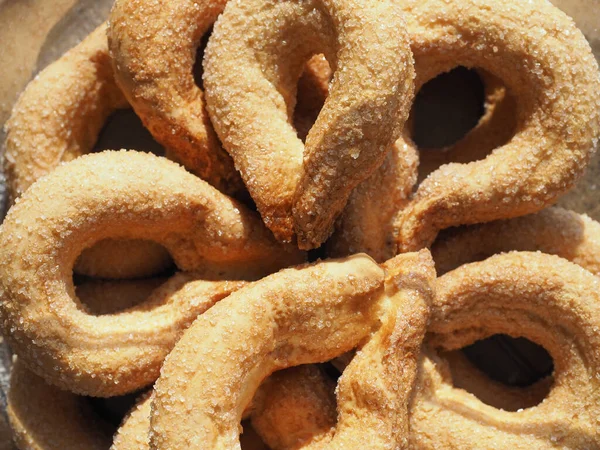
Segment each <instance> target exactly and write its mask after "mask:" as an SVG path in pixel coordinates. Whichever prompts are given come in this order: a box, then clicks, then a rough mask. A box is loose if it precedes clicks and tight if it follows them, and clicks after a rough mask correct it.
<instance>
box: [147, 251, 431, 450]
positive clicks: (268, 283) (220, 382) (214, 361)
mask: <svg viewBox="0 0 600 450" xmlns="http://www.w3.org/2000/svg"><path fill="white" fill-rule="evenodd" d="M432 264H433V263H432V261H431V258H430V257H429V254H428V253H424V254H409V255H402V256H400V257H398V259H397V260H395V261H394V262H392V263H390V265H389V266H387V269H388V278H389V282H387V283H385V286H384V273H383V270H382V269H381V268H380V267H379V266H377V265H376V264H375V263H374V262H373V261H372V260H371V259H370V258H368V257H366V256H361V255H356V256H353V257H350V258H347V259H346V260H329V261H324V262H322V263H319V264H316V265H313V266H309V267H306V268H304V269H288V270H284V271H281V272H279V273H278V274H275V275H271V276H269V277H267V278H265V279H263V280H261V281H260V282H257V283H255V284H253V285H252V286H249V287H247V288H245V289H243V290H241V291H239V292H238V293H236V294H233V295H232V296H230V297H229V298H228V299H227V300H225V301H223V302H221V303H220V304H218V305H216V306H215V307H214V308H212V309H211V310H209V311H208V312H207V313H206V314H204V315H202V316H200V317H199V318H198V320H197V321H196V322H195V323H194V324H193V325H192V326H191V327H190V328H189V330H188V332H186V333H185V334H184V336H183V337H182V339H181V340H180V341H179V343H178V344H177V346H176V347H175V349H174V350H173V352H172V353H171V354H170V355H169V357H168V358H167V360H166V362H165V365H164V366H163V370H162V373H161V377H160V378H159V380H158V382H157V384H156V387H155V402H154V405H153V414H152V421H151V423H152V428H153V430H154V432H153V434H152V436H151V446H152V448H157V449H162V448H169V449H180V448H184V447H186V446H189V445H196V446H198V447H200V448H239V441H238V434H239V431H238V428H239V421H240V417H241V414H242V410H243V408H244V407H245V405H246V404H247V403H248V402H249V399H250V398H251V397H252V395H253V394H254V392H255V391H256V388H257V387H258V384H259V383H260V382H261V380H262V379H263V378H265V377H266V376H268V375H269V374H270V373H272V372H273V371H275V370H278V369H282V368H286V367H290V366H294V365H299V364H306V363H311V362H319V361H325V360H329V359H331V358H332V357H335V356H337V355H339V354H341V353H343V352H345V351H347V350H349V349H351V348H353V347H355V346H357V345H358V344H360V343H361V342H362V341H363V339H365V338H367V337H369V334H370V332H371V331H372V330H373V329H375V330H376V331H375V333H374V334H373V335H371V336H370V338H369V339H368V341H367V343H366V344H365V345H364V347H363V349H362V352H361V355H360V356H359V357H357V358H355V360H354V361H353V363H352V364H351V366H350V367H349V368H348V371H347V373H346V374H345V375H344V377H343V378H342V379H341V380H340V387H339V397H338V398H339V401H340V403H341V405H343V406H341V407H340V416H339V421H338V426H337V429H336V431H335V433H334V435H333V436H332V437H331V439H330V442H328V443H327V446H329V445H331V446H336V445H339V446H344V445H349V446H351V447H352V448H354V447H353V446H355V445H357V444H358V443H361V442H362V443H367V442H368V443H369V446H370V447H371V448H388V447H387V446H389V445H392V444H394V445H395V444H397V443H401V442H405V441H406V440H407V430H408V418H407V414H404V417H403V418H404V420H402V415H400V419H399V412H400V414H401V411H402V410H403V409H404V410H405V411H406V403H407V402H408V397H409V394H410V389H411V387H412V380H413V379H414V377H415V376H416V355H417V353H418V348H419V347H420V343H421V339H422V337H423V334H424V329H425V326H426V322H427V315H428V306H427V302H428V301H429V296H430V295H431V291H430V288H429V283H430V282H431V281H432V280H433V278H434V272H433V266H432ZM283 286H285V287H286V288H285V289H284V288H283ZM237 297H243V298H244V300H245V301H244V302H239V301H237V300H236V299H237ZM380 321H381V323H380V327H378V324H379V322H380ZM231 323H235V324H236V328H234V329H232V328H231V326H230V324H231ZM215 342H218V343H219V345H218V346H215ZM403 358H407V360H406V367H405V369H404V370H403V369H400V368H399V367H400V365H399V364H396V363H398V362H399V359H403ZM411 361H412V364H411ZM388 363H389V364H388ZM411 366H412V369H414V370H412V369H411ZM366 367H370V368H371V369H373V368H376V369H375V370H372V371H366ZM390 373H391V374H393V375H395V376H392V377H391V378H390ZM199 386H211V388H210V389H199ZM182 399H185V400H182ZM359 418H360V419H359ZM358 420H360V421H361V423H362V424H364V426H361V427H355V425H356V423H357V421H358Z"/></svg>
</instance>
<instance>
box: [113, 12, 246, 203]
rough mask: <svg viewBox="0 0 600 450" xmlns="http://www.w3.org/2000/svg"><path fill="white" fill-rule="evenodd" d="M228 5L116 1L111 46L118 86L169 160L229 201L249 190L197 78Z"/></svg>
mask: <svg viewBox="0 0 600 450" xmlns="http://www.w3.org/2000/svg"><path fill="white" fill-rule="evenodd" d="M226 2H227V0H204V1H200V2H199V1H194V0H169V1H163V0H133V1H131V0H117V1H116V2H115V4H114V5H113V9H112V11H111V15H110V19H109V28H108V42H109V47H110V53H111V56H112V58H113V66H114V70H115V78H116V80H117V83H118V84H119V86H120V87H121V89H123V92H124V93H125V96H126V97H127V99H128V100H129V102H130V103H131V105H132V106H133V109H134V110H135V112H136V113H137V114H138V116H140V118H141V119H142V122H143V123H144V125H145V126H146V127H147V128H148V130H150V132H151V133H152V136H154V138H155V139H156V140H157V141H158V142H160V143H161V144H162V145H163V146H165V148H167V149H168V150H167V155H168V156H169V157H170V158H171V159H174V160H176V161H179V162H181V163H182V164H183V165H184V166H185V167H186V168H187V169H188V170H190V171H191V172H193V173H195V174H196V175H198V176H199V177H200V178H202V179H204V180H207V181H208V182H209V183H210V184H212V185H213V186H215V187H217V188H218V189H219V190H221V191H223V192H225V193H227V194H230V195H236V196H237V195H242V194H243V191H244V189H243V183H242V181H241V179H240V177H239V174H238V173H237V172H236V170H235V168H234V166H233V161H232V160H231V157H230V156H229V155H228V154H227V152H225V151H224V150H223V149H222V148H221V144H220V143H219V140H218V139H217V137H216V135H215V132H214V130H213V129H212V125H211V124H210V120H209V118H208V114H207V113H206V110H205V109H204V98H203V97H204V93H203V92H202V90H201V89H200V88H199V87H198V86H196V83H195V81H194V76H193V68H194V62H195V59H196V48H197V47H198V45H199V43H200V39H201V38H202V35H203V34H204V33H206V32H207V31H208V30H209V29H210V27H211V26H212V25H213V23H214V21H215V20H216V18H217V16H218V15H219V14H220V13H221V12H222V11H223V8H224V7H225V3H226Z"/></svg>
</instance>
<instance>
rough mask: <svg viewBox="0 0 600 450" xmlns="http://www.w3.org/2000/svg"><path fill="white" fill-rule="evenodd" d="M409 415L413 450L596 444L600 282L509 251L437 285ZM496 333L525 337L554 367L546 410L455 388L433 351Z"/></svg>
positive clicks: (540, 257)
mask: <svg viewBox="0 0 600 450" xmlns="http://www.w3.org/2000/svg"><path fill="white" fill-rule="evenodd" d="M435 288H436V297H435V300H434V303H433V306H432V319H431V323H430V325H429V329H428V333H429V338H428V340H427V341H426V342H427V345H426V349H425V352H424V355H423V357H422V361H421V368H420V371H419V381H418V382H417V389H416V392H415V395H414V397H413V401H412V407H411V416H410V423H411V444H412V448H415V449H431V450H433V449H450V448H452V449H472V448H494V449H500V450H502V449H523V450H525V449H532V448H535V449H556V448H568V449H587V448H590V449H591V448H598V446H599V445H600V435H599V434H598V427H599V426H600V377H599V376H598V374H599V373H600V334H599V333H598V330H600V278H598V277H596V276H594V275H592V274H591V273H590V272H588V271H586V270H584V269H582V268H581V267H579V266H577V265H575V264H572V263H570V262H568V261H566V260H564V259H561V258H559V257H557V256H550V255H546V254H542V253H528V252H520V253H519V252H513V253H508V254H505V255H497V256H493V257H491V258H489V259H487V260H485V261H483V262H477V263H472V264H466V265H463V266H461V267H459V268H458V269H456V270H454V271H452V272H448V273H447V274H445V275H443V276H442V277H440V278H438V279H437V282H436V286H435ZM493 334H508V335H510V336H513V337H521V336H522V337H525V338H527V339H530V340H532V341H533V342H536V343H537V344H539V345H541V346H543V347H544V348H545V349H546V350H548V352H549V353H550V355H551V356H552V358H553V359H554V374H553V376H554V384H553V385H552V388H551V390H550V393H549V394H548V396H547V397H546V398H545V399H544V401H543V402H542V403H540V404H539V405H537V406H533V407H531V408H527V409H524V410H519V411H515V412H512V411H503V410H500V409H496V408H494V407H491V406H488V405H485V404H483V403H482V402H481V401H480V400H479V399H477V398H476V397H475V396H474V395H472V394H470V393H468V392H466V391H464V390H462V389H456V388H454V387H453V386H452V380H451V379H450V378H449V377H448V373H447V372H444V371H443V369H442V367H441V366H440V365H439V364H438V362H437V359H436V358H434V357H432V356H431V355H430V352H429V351H428V350H427V348H435V349H439V350H444V351H447V350H456V349H460V348H462V347H464V346H465V345H469V344H471V343H473V342H474V341H476V340H479V339H483V338H486V337H489V336H491V335H493Z"/></svg>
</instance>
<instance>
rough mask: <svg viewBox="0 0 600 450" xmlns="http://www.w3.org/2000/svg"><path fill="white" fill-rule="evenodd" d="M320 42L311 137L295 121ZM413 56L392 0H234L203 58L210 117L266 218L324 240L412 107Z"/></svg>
mask: <svg viewBox="0 0 600 450" xmlns="http://www.w3.org/2000/svg"><path fill="white" fill-rule="evenodd" d="M320 53H323V54H324V55H325V57H326V58H327V61H328V62H329V63H330V64H331V66H332V68H333V80H332V83H331V87H330V90H329V97H328V98H327V100H326V101H325V105H324V106H323V109H322V110H321V112H320V114H319V116H318V118H317V121H316V123H315V124H314V126H313V127H312V129H311V130H310V132H309V133H308V136H307V138H306V143H305V144H303V143H302V141H301V140H300V139H299V138H298V137H297V135H296V131H295V130H294V128H293V126H292V122H291V119H290V118H291V117H292V113H293V111H294V105H295V97H296V85H297V82H298V78H299V76H300V73H301V71H302V67H303V66H304V64H305V62H306V61H307V60H308V59H309V58H310V57H311V56H312V55H313V54H320ZM412 78H413V68H412V56H411V54H410V50H409V46H408V38H407V34H406V32H405V30H404V21H403V19H402V16H401V15H400V14H399V8H398V7H397V6H396V5H394V3H393V2H389V1H387V0H383V1H377V2H361V1H358V0H351V1H343V2H342V1H340V0H311V1H297V0H287V1H283V2H282V1H277V0H251V1H239V0H233V1H231V2H229V3H228V4H227V6H226V7H225V11H224V13H223V15H222V16H221V17H220V18H219V20H218V21H217V23H216V24H215V27H214V31H213V33H212V35H211V37H210V39H209V42H208V46H207V48H206V53H205V59H204V86H205V88H206V103H207V108H208V112H209V114H210V117H211V120H212V122H213V125H214V127H215V130H216V132H217V134H218V135H219V137H220V139H221V141H222V142H223V146H224V147H225V149H226V150H227V151H228V152H229V153H230V154H231V155H232V157H233V160H234V161H235V164H236V167H237V168H238V169H239V170H240V173H241V175H242V178H243V180H244V182H245V184H246V187H247V188H248V190H249V192H250V195H251V196H252V198H253V199H254V201H255V202H256V205H257V207H258V210H259V212H260V213H261V215H262V217H263V220H264V221H265V224H266V225H267V227H269V228H270V229H271V230H272V231H273V233H274V234H275V236H276V237H277V238H278V239H279V240H282V241H291V240H293V239H294V236H295V237H296V238H297V242H298V245H299V246H300V248H304V249H308V248H314V247H318V246H319V245H320V244H321V243H322V242H323V241H325V239H326V238H327V237H328V236H329V234H330V233H331V232H332V227H333V222H334V219H335V217H336V216H337V215H338V214H339V213H340V212H341V210H342V209H343V207H344V205H345V204H346V201H347V200H348V196H349V195H350V193H351V191H352V189H354V187H356V186H357V185H358V184H359V183H360V182H361V181H363V180H364V179H366V178H367V177H368V176H369V175H370V174H371V173H373V172H374V171H375V169H376V168H377V167H378V166H379V165H381V163H382V162H383V159H384V158H385V155H386V153H387V151H388V150H389V149H390V147H391V145H392V144H393V143H394V142H395V140H396V139H397V138H398V136H399V132H400V130H401V128H402V125H403V124H404V122H405V120H406V118H407V117H408V112H409V111H408V108H409V104H410V102H411V101H412V94H413V87H412Z"/></svg>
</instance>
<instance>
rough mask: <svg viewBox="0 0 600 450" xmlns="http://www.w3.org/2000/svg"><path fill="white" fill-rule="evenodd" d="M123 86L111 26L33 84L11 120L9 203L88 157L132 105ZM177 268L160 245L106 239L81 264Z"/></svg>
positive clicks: (110, 272) (117, 271)
mask: <svg viewBox="0 0 600 450" xmlns="http://www.w3.org/2000/svg"><path fill="white" fill-rule="evenodd" d="M128 106H129V105H128V104H127V100H125V97H124V96H123V94H122V93H121V90H120V89H119V88H118V87H117V85H116V83H115V80H114V76H113V71H112V66H111V61H110V57H109V55H108V45H107V41H106V24H102V25H100V26H99V27H98V28H97V29H96V30H94V31H93V32H92V33H91V34H90V35H89V36H88V37H87V38H86V39H84V40H83V41H82V42H81V43H80V44H78V45H77V46H75V47H74V48H73V49H71V50H70V51H68V52H67V53H66V54H65V55H63V56H62V57H61V58H59V59H58V60H57V61H55V62H54V63H52V64H50V65H49V66H48V67H47V68H46V69H44V70H43V71H42V72H40V73H39V74H38V75H37V76H36V77H35V79H34V80H33V81H32V82H31V83H29V84H28V85H27V88H26V89H25V91H23V93H22V94H21V95H20V97H19V99H18V101H17V103H16V104H15V106H14V108H13V110H12V114H11V116H10V118H9V120H8V121H7V123H6V141H5V144H4V153H3V166H4V172H5V175H6V182H7V187H8V194H9V201H10V202H11V203H14V202H15V200H16V199H17V198H18V197H19V196H20V195H21V194H23V192H25V190H27V189H28V188H29V186H31V185H32V184H33V183H34V182H35V181H36V180H37V179H38V178H40V177H42V176H44V175H46V174H48V173H50V172H51V171H53V170H54V169H55V168H56V167H57V166H58V165H59V164H61V163H63V162H67V161H71V160H72V159H75V158H78V157H79V156H81V155H84V154H86V153H89V152H90V151H91V150H92V148H93V146H94V144H95V143H96V140H97V139H98V135H99V134H100V131H101V130H102V127H103V126H104V124H105V122H106V120H107V118H108V117H109V116H110V115H111V114H112V113H113V112H115V111H116V110H118V109H123V108H127V107H128ZM171 264H172V261H171V258H170V256H169V254H168V252H167V251H166V250H165V249H164V248H162V247H160V246H159V245H157V244H156V243H154V242H148V241H143V240H134V241H114V240H110V239H109V240H106V241H103V242H100V243H98V245H97V246H95V247H93V248H90V249H87V250H85V251H84V252H83V253H82V254H81V255H80V257H79V259H78V260H77V263H76V264H75V271H76V272H77V273H80V274H82V275H87V276H92V277H100V278H138V277H148V276H152V275H154V274H157V273H160V272H162V271H164V270H165V269H167V268H168V267H169V266H170V265H171Z"/></svg>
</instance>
